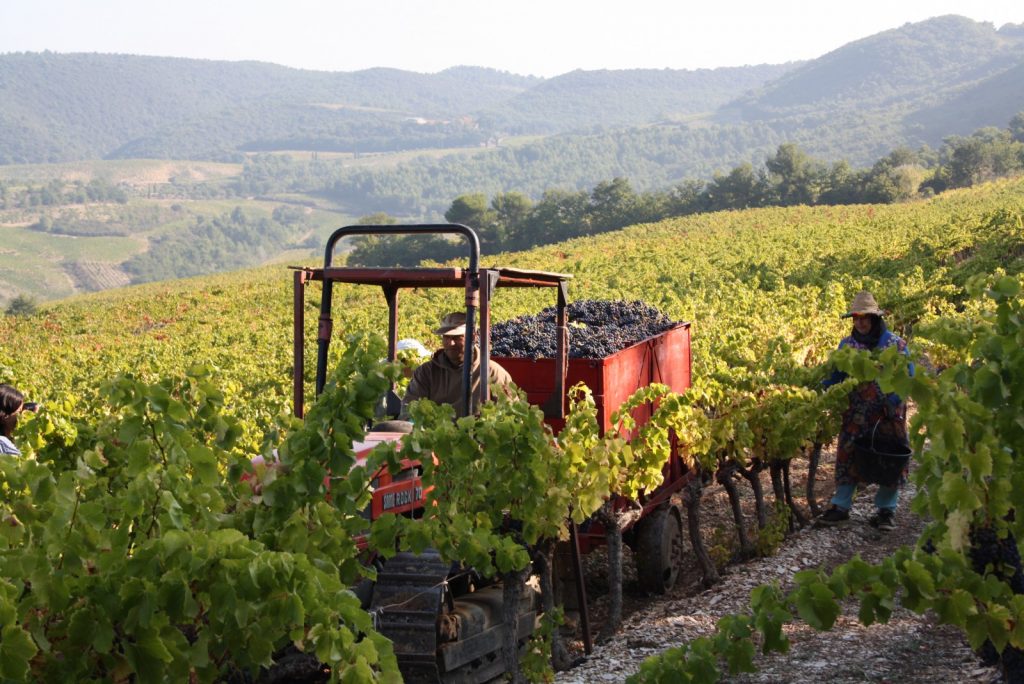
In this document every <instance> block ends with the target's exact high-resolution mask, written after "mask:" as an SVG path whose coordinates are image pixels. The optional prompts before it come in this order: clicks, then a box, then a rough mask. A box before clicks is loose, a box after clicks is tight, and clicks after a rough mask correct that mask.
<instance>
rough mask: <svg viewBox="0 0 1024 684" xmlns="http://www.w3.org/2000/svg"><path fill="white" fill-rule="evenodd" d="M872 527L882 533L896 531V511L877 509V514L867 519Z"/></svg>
mask: <svg viewBox="0 0 1024 684" xmlns="http://www.w3.org/2000/svg"><path fill="white" fill-rule="evenodd" d="M868 522H869V523H871V526H872V527H877V528H878V529H880V530H882V531H883V532H889V531H891V530H895V529H896V511H894V510H892V509H891V508H879V509H878V512H877V513H875V514H874V515H873V516H871V517H870V518H869V519H868Z"/></svg>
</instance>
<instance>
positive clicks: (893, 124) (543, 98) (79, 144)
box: [0, 16, 1024, 194]
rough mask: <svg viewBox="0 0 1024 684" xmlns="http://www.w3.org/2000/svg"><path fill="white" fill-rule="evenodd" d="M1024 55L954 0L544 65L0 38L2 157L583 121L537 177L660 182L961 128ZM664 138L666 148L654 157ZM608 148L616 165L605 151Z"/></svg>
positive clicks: (274, 146) (912, 142)
mask: <svg viewBox="0 0 1024 684" xmlns="http://www.w3.org/2000/svg"><path fill="white" fill-rule="evenodd" d="M1022 65H1024V30H1022V28H1021V27H1020V26H1014V25H1008V26H1005V27H1002V28H1001V29H999V30H997V29H996V28H995V27H994V26H992V25H991V24H986V23H979V22H974V21H971V20H969V19H965V18H963V17H956V16H946V17H938V18H935V19H930V20H927V21H923V22H919V23H916V24H908V25H906V26H903V27H901V28H898V29H894V30H891V31H886V32H883V33H880V34H877V35H875V36H870V37H867V38H864V39H862V40H859V41H856V42H854V43H850V44H849V45H846V46H840V47H837V49H836V50H834V51H833V52H830V53H828V54H826V55H824V56H822V57H820V58H817V59H814V60H811V61H809V62H806V63H802V64H787V65H774V66H771V65H761V66H745V67H733V68H720V69H702V70H697V71H687V70H671V69H663V70H654V69H635V70H624V71H622V70H620V71H615V70H599V71H574V72H570V73H567V74H563V75H561V76H558V77H555V78H550V79H540V78H535V77H525V76H517V75H514V74H509V73H503V72H498V71H494V70H490V69H482V68H476V67H457V68H452V69H447V70H445V71H442V72H439V73H436V74H420V73H413V72H405V71H399V70H395V69H369V70H365V71H359V72H348V73H345V72H340V73H329V72H313V71H303V70H297V69H289V68H285V67H280V66H275V65H272V64H263V63H256V62H234V63H232V62H214V61H204V60H187V59H171V58H156V57H135V56H127V55H98V54H69V55H62V54H52V53H43V54H23V53H22V54H7V55H0V131H3V132H4V135H3V136H0V163H7V164H11V163H31V162H52V161H62V160H71V159H95V158H140V157H149V158H161V159H168V158H184V159H214V160H235V161H238V160H240V159H241V156H242V155H243V154H245V153H249V152H254V151H275V150H292V151H300V150H304V151H318V152H347V153H369V152H384V151H396V150H427V149H437V148H459V147H461V148H473V147H476V146H480V145H491V146H493V145H502V144H503V143H504V142H505V140H504V139H505V138H506V137H508V136H510V135H522V134H531V135H551V134H563V135H564V134H569V133H572V134H574V135H572V136H570V137H569V138H568V139H560V140H556V141H552V142H551V143H550V145H552V147H544V143H535V145H536V147H535V149H533V150H532V151H530V152H528V153H527V154H529V155H530V156H536V157H539V158H543V157H546V156H556V155H557V156H560V157H562V158H563V159H564V161H563V163H562V165H561V168H559V169H554V168H551V167H547V168H543V167H542V168H539V169H538V170H537V171H534V172H533V175H534V176H537V175H542V176H543V181H542V182H541V183H540V185H543V186H545V187H551V186H554V185H567V186H572V187H581V186H583V185H587V184H591V183H592V182H594V180H595V176H594V174H593V173H591V172H590V170H591V169H593V168H594V167H595V165H596V166H602V167H604V170H603V171H602V172H601V174H600V177H607V176H608V175H629V176H630V177H633V178H635V179H636V181H637V182H638V184H640V185H641V186H650V185H655V184H658V183H661V182H663V180H664V179H666V178H668V179H670V180H678V179H680V178H681V177H683V176H700V175H706V174H707V173H708V170H709V169H710V170H714V169H719V168H722V167H724V166H731V165H734V164H736V163H739V162H742V161H756V160H757V159H758V158H759V156H760V155H762V154H763V153H764V151H765V149H771V148H773V147H774V146H775V145H777V144H778V143H779V142H783V141H791V142H797V143H799V144H801V145H804V146H805V147H806V148H807V149H808V150H809V151H810V152H812V153H813V154H816V155H819V156H825V157H830V158H840V157H842V158H847V159H849V160H850V161H851V162H852V163H855V164H856V163H867V162H868V161H869V160H870V159H871V158H873V157H877V156H879V155H880V154H884V153H885V151H886V150H888V149H891V148H893V147H896V146H898V145H909V146H911V147H916V146H919V145H921V144H929V145H932V146H935V145H936V144H938V143H939V142H941V140H942V139H943V138H944V137H946V136H948V135H950V134H964V133H968V132H970V131H972V130H974V129H976V128H979V127H982V126H988V125H1003V124H1005V122H1006V121H1007V120H1008V119H1009V117H1010V116H1012V115H1013V114H1014V113H1016V112H1017V111H1020V110H1021V109H1024V89H1022V88H1021V87H1020V85H1021V71H1020V69H1021V68H1022ZM650 125H655V126H657V127H658V130H656V131H655V132H654V133H652V132H651V131H649V130H648V129H647V127H648V126H650ZM662 127H665V128H662ZM608 129H615V130H614V132H611V131H609V130H608ZM581 136H582V137H581ZM652 146H656V147H658V148H660V149H661V150H662V151H663V156H660V157H659V156H654V157H653V158H652V156H651V155H650V154H649V153H648V152H647V151H646V150H648V149H649V148H650V147H652ZM567 152H568V154H567ZM641 158H644V161H643V162H642V163H639V162H638V160H639V159H641ZM608 159H615V160H616V163H617V165H618V167H617V168H616V169H614V170H610V169H608V166H609V164H608V161H607V160H608ZM520 163H521V162H520V160H519V159H517V158H515V157H514V156H512V157H510V156H508V155H505V156H501V157H496V158H488V159H486V160H481V161H474V162H473V163H472V164H471V165H470V168H469V169H467V170H465V171H464V172H462V173H464V175H467V176H471V177H478V176H479V175H480V173H481V172H485V173H487V175H488V176H492V177H495V178H496V181H497V182H498V183H501V184H502V189H505V190H509V189H517V190H521V191H524V192H535V191H536V186H537V185H538V183H535V182H533V181H531V180H530V179H526V178H524V177H523V174H522V172H521V171H520V170H519V169H518V168H517V167H518V166H519V164H520ZM485 166H492V167H497V169H498V170H497V171H488V170H487V169H486V168H484V167H485ZM400 173H401V172H400ZM430 173H431V174H433V175H439V176H441V177H442V180H441V181H440V182H442V183H446V184H448V185H449V186H459V183H460V181H458V179H457V177H456V178H453V175H456V174H457V173H458V172H457V171H454V170H453V169H451V168H450V167H449V166H447V165H445V164H443V163H441V164H437V165H436V166H434V167H432V169H431V171H430ZM377 182H379V183H381V184H383V185H385V186H386V185H388V183H389V182H388V181H387V180H382V181H377ZM480 189H485V188H480ZM466 190H468V188H465V187H458V188H457V190H456V193H457V192H464V191H466ZM432 192H433V190H429V189H425V192H424V193H421V194H430V193H432ZM448 194H451V193H448Z"/></svg>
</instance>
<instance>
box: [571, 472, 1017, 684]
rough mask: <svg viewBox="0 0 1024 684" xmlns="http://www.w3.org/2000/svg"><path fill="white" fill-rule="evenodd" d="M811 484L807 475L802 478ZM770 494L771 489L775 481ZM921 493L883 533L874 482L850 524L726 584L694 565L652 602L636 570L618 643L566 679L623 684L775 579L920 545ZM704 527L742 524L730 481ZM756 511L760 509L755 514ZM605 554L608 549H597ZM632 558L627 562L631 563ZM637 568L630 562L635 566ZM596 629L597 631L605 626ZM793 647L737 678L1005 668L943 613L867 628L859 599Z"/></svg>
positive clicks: (881, 678)
mask: <svg viewBox="0 0 1024 684" xmlns="http://www.w3.org/2000/svg"><path fill="white" fill-rule="evenodd" d="M831 459H832V455H831V454H825V455H823V461H824V464H823V466H822V469H821V470H820V471H819V475H818V478H817V485H816V488H817V489H818V491H819V492H820V494H819V498H818V501H819V503H820V504H822V505H823V506H822V507H823V508H824V507H825V506H824V504H826V503H827V497H828V496H830V495H831V489H832V487H831V477H832V473H831V467H830V465H829V464H830V463H831ZM794 475H795V479H794V482H803V481H804V480H803V478H804V473H799V474H796V473H795V474H794ZM766 491H769V492H770V491H771V487H770V484H767V483H766ZM913 494H914V490H913V486H912V485H909V486H908V487H907V489H905V490H904V491H903V492H902V493H901V497H900V511H899V513H898V516H897V529H896V530H893V531H891V532H885V533H881V532H879V531H878V530H876V529H875V528H873V527H871V526H870V525H869V524H868V518H869V517H870V515H871V514H872V513H873V496H874V488H873V487H869V488H867V489H866V490H865V491H862V492H860V493H859V495H858V497H857V500H856V501H855V503H854V509H853V511H852V516H851V518H852V519H851V522H850V524H848V525H846V526H844V527H839V528H827V527H826V528H816V527H813V526H808V527H805V528H804V529H801V530H798V531H795V532H793V533H791V534H790V536H789V537H788V538H787V539H786V540H785V541H784V542H783V545H782V547H781V548H780V549H779V552H778V553H777V554H776V555H774V556H771V557H768V558H761V559H757V560H753V561H748V562H745V563H741V564H731V565H729V566H727V567H726V568H725V569H724V571H723V573H722V579H721V581H720V582H719V583H717V584H716V585H714V586H712V587H711V588H704V587H703V586H702V584H701V576H700V572H699V569H698V568H697V566H696V564H695V563H693V564H691V565H690V566H688V567H687V568H686V569H685V572H684V573H683V574H682V575H681V576H680V581H679V582H678V583H677V585H676V587H675V589H673V591H672V592H671V593H670V594H668V595H665V596H661V597H652V598H645V597H643V596H642V595H641V593H640V589H639V587H638V586H637V585H636V583H635V576H632V577H631V576H630V575H629V574H628V571H627V580H626V582H625V587H624V594H625V601H626V617H625V619H624V621H623V624H622V628H621V629H620V630H618V632H617V633H616V634H615V636H614V637H612V638H611V639H609V640H608V641H606V642H604V643H601V644H597V645H596V646H595V648H594V650H593V652H592V653H591V654H590V655H589V656H585V657H583V654H582V648H581V645H580V643H579V642H574V643H573V644H572V645H573V646H574V647H575V648H576V649H577V650H578V651H579V654H580V656H581V662H579V664H578V665H577V666H576V667H574V668H572V669H571V670H568V671H566V672H561V673H558V675H557V677H556V680H555V681H556V682H558V683H560V684H590V683H592V682H623V681H625V679H626V678H627V677H628V676H630V675H631V674H633V673H635V672H636V671H637V670H638V668H639V666H640V663H641V662H642V661H643V660H644V659H645V658H647V657H648V656H651V655H655V654H658V653H661V652H662V651H665V650H666V649H669V648H672V647H674V646H678V645H679V644H681V643H683V642H685V641H688V640H690V639H693V638H695V637H698V636H701V635H707V634H710V633H712V632H713V631H714V627H715V623H716V622H717V620H718V619H719V618H720V617H722V616H723V615H728V614H731V613H739V612H745V611H746V610H747V608H748V607H749V596H750V591H751V589H753V588H754V587H756V586H758V585H760V584H763V583H766V582H779V583H780V585H781V586H782V588H783V589H787V588H789V586H790V581H791V578H792V575H793V573H794V572H796V571H798V570H803V569H808V568H815V567H821V566H823V567H826V568H828V567H833V566H835V565H838V564H840V563H842V562H844V561H846V560H848V559H850V558H852V557H853V556H854V555H855V554H860V555H861V557H863V558H864V559H865V560H867V561H869V562H870V561H873V560H879V559H881V558H884V557H885V556H887V555H889V554H891V553H892V552H893V551H894V550H895V549H897V548H899V547H900V546H903V545H909V544H913V543H914V542H915V541H916V539H917V538H918V536H919V533H920V531H921V529H922V528H923V526H924V522H923V521H922V520H920V519H919V518H917V517H916V516H914V515H913V514H911V513H909V511H908V509H909V505H908V504H909V501H910V499H911V498H912V496H913ZM702 504H703V509H704V510H703V511H702V518H703V520H702V530H703V532H704V538H705V540H708V539H712V538H714V539H721V537H722V535H723V531H725V530H732V529H733V525H732V518H731V513H730V512H729V510H728V507H727V500H726V498H725V494H724V491H722V489H721V487H718V486H715V487H711V488H709V489H707V490H705V496H704V498H703V500H702ZM751 513H752V511H751ZM591 555H592V556H597V555H598V554H591ZM628 560H629V559H627V561H628ZM603 562H606V559H604V558H589V557H588V559H587V568H588V569H587V574H588V591H589V592H590V595H591V596H592V597H593V598H592V601H591V603H592V607H591V620H592V622H595V623H597V627H598V628H599V627H600V623H601V620H602V619H603V614H604V612H605V609H606V604H607V592H606V591H605V592H604V594H605V595H604V596H602V595H601V594H602V587H601V582H602V579H601V578H602V577H603V567H602V563H603ZM626 565H627V568H628V567H629V565H630V564H629V563H628V562H627V563H626ZM593 631H594V633H595V634H596V633H597V628H595V629H594V630H593ZM786 634H787V636H788V637H789V639H790V651H789V653H787V654H785V655H778V654H770V655H768V656H759V657H758V659H757V660H756V661H755V664H756V666H757V667H758V668H759V671H758V672H757V673H756V674H742V675H732V676H727V677H726V680H727V681H730V682H742V683H753V682H800V683H802V684H807V683H813V682H839V683H840V684H853V683H855V682H857V683H859V682H960V683H966V682H984V683H992V682H998V681H1000V676H999V672H998V671H997V670H996V669H995V668H992V667H986V666H984V665H983V664H982V663H981V661H980V660H979V659H978V658H977V656H975V655H974V653H973V652H972V651H971V649H970V648H969V647H968V645H967V643H966V641H965V639H964V637H963V635H962V633H960V632H959V631H957V630H956V629H954V628H952V627H949V626H944V625H939V624H938V623H937V620H936V619H935V617H934V616H933V615H930V614H925V615H916V614H914V613H912V612H910V611H907V610H905V609H902V608H897V609H896V610H895V611H894V613H893V615H892V617H891V619H890V620H889V622H888V623H887V624H884V625H873V626H871V627H864V626H862V625H861V624H860V623H859V622H858V620H857V605H856V603H855V602H853V601H849V602H847V603H846V604H845V605H844V613H843V615H841V616H840V618H839V620H838V621H837V624H836V626H835V627H834V628H833V629H832V630H831V631H829V632H824V633H819V632H816V631H815V630H814V629H812V628H810V627H808V626H806V625H804V624H803V623H799V622H798V623H795V624H791V625H789V626H788V628H787V629H786Z"/></svg>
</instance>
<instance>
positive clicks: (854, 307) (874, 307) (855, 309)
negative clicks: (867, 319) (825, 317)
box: [843, 290, 885, 318]
mask: <svg viewBox="0 0 1024 684" xmlns="http://www.w3.org/2000/svg"><path fill="white" fill-rule="evenodd" d="M854 314H874V315H875V316H884V315H885V312H884V311H882V310H881V309H880V308H878V303H877V302H875V298H874V297H873V296H872V295H871V293H870V292H868V291H867V290H861V291H860V292H858V293H857V295H856V296H855V297H854V298H853V301H852V302H850V310H849V311H848V312H846V313H844V314H843V318H850V317H851V316H853V315H854Z"/></svg>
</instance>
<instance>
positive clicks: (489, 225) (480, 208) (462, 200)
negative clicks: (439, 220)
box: [444, 192, 505, 251]
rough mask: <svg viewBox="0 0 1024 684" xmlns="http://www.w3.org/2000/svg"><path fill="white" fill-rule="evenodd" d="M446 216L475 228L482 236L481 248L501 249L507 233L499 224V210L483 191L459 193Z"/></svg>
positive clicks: (452, 220) (449, 219) (450, 220)
mask: <svg viewBox="0 0 1024 684" xmlns="http://www.w3.org/2000/svg"><path fill="white" fill-rule="evenodd" d="M444 217H445V219H446V220H447V221H448V222H449V223H461V224H462V225H464V226H469V227H470V228H472V229H473V230H475V231H476V232H477V235H479V236H480V242H481V248H483V246H484V245H486V246H487V248H489V249H490V250H491V251H500V250H501V246H502V244H503V243H504V241H505V235H504V234H503V232H502V230H501V227H500V226H498V222H497V218H498V214H497V212H495V211H494V210H493V209H491V207H490V205H489V204H488V202H487V196H486V195H484V194H483V193H480V192H477V193H473V194H470V195H459V196H458V197H456V198H455V200H454V201H452V205H451V206H450V207H449V208H448V211H446V212H444Z"/></svg>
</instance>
